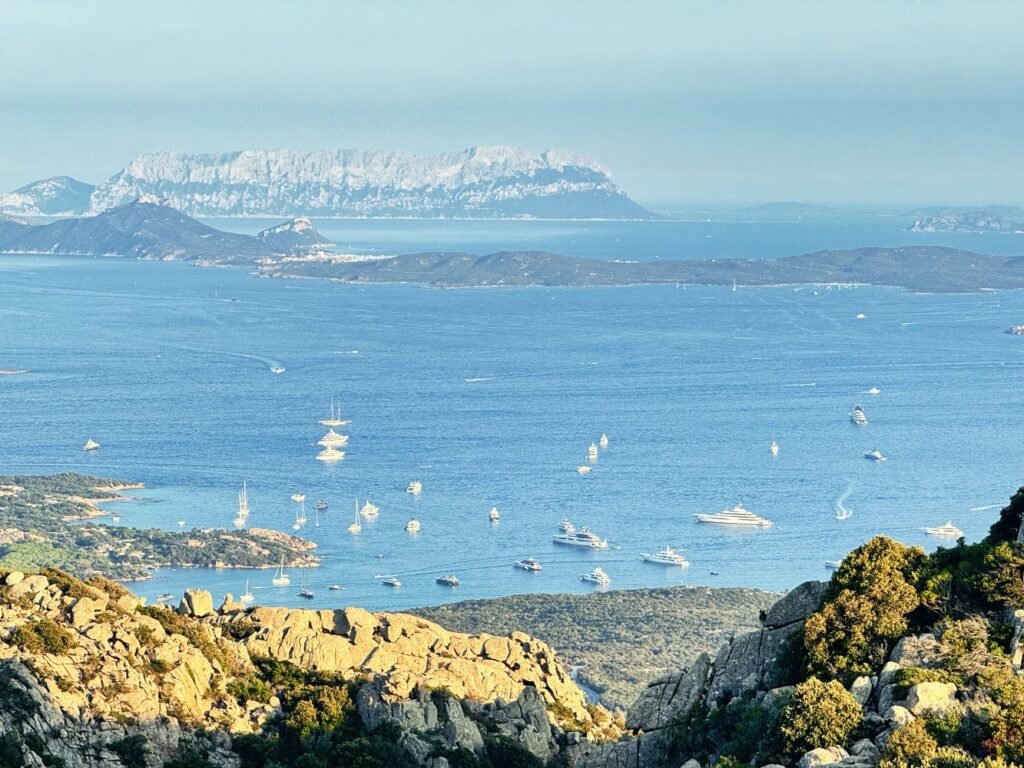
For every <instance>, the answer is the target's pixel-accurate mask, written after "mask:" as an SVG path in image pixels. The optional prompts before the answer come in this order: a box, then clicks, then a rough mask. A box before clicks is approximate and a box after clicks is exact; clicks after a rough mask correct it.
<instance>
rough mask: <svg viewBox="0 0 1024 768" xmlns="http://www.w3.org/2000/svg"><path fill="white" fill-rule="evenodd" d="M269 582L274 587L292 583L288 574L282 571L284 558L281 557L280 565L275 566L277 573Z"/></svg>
mask: <svg viewBox="0 0 1024 768" xmlns="http://www.w3.org/2000/svg"><path fill="white" fill-rule="evenodd" d="M270 583H271V584H273V585H274V586H275V587H286V586H288V585H289V584H291V583H292V580H291V579H290V578H288V574H287V573H285V572H284V558H283V557H282V558H281V565H279V566H278V567H277V573H276V574H275V576H274V578H273V579H271V580H270Z"/></svg>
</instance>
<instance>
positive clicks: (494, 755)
mask: <svg viewBox="0 0 1024 768" xmlns="http://www.w3.org/2000/svg"><path fill="white" fill-rule="evenodd" d="M485 746H486V748H487V759H488V760H490V762H491V766H492V768H544V763H543V761H541V759H540V758H539V757H537V756H536V755H535V754H533V753H532V752H531V751H530V750H528V749H527V748H526V747H524V746H522V745H521V744H519V743H518V742H515V741H512V739H510V738H508V737H506V736H492V737H490V738H489V739H487V741H486V744H485Z"/></svg>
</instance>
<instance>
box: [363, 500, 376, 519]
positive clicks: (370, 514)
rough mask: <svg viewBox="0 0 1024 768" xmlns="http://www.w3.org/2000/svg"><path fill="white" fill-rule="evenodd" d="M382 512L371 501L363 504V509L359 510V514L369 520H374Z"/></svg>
mask: <svg viewBox="0 0 1024 768" xmlns="http://www.w3.org/2000/svg"><path fill="white" fill-rule="evenodd" d="M379 512H380V507H378V506H377V505H376V504H374V503H373V502H372V501H370V500H369V499H367V500H366V503H364V504H363V508H362V509H360V510H359V514H360V515H362V516H363V517H365V518H366V519H367V520H372V519H373V518H375V517H376V516H377V514H378V513H379Z"/></svg>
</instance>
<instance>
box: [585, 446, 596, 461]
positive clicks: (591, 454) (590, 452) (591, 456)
mask: <svg viewBox="0 0 1024 768" xmlns="http://www.w3.org/2000/svg"><path fill="white" fill-rule="evenodd" d="M587 461H597V445H596V444H595V443H591V444H590V447H589V448H587Z"/></svg>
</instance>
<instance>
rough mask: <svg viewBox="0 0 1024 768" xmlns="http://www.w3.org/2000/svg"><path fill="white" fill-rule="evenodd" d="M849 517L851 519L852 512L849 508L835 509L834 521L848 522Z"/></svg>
mask: <svg viewBox="0 0 1024 768" xmlns="http://www.w3.org/2000/svg"><path fill="white" fill-rule="evenodd" d="M851 517H853V510H852V509H850V508H849V507H840V508H838V509H836V520H849V519H850V518H851Z"/></svg>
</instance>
